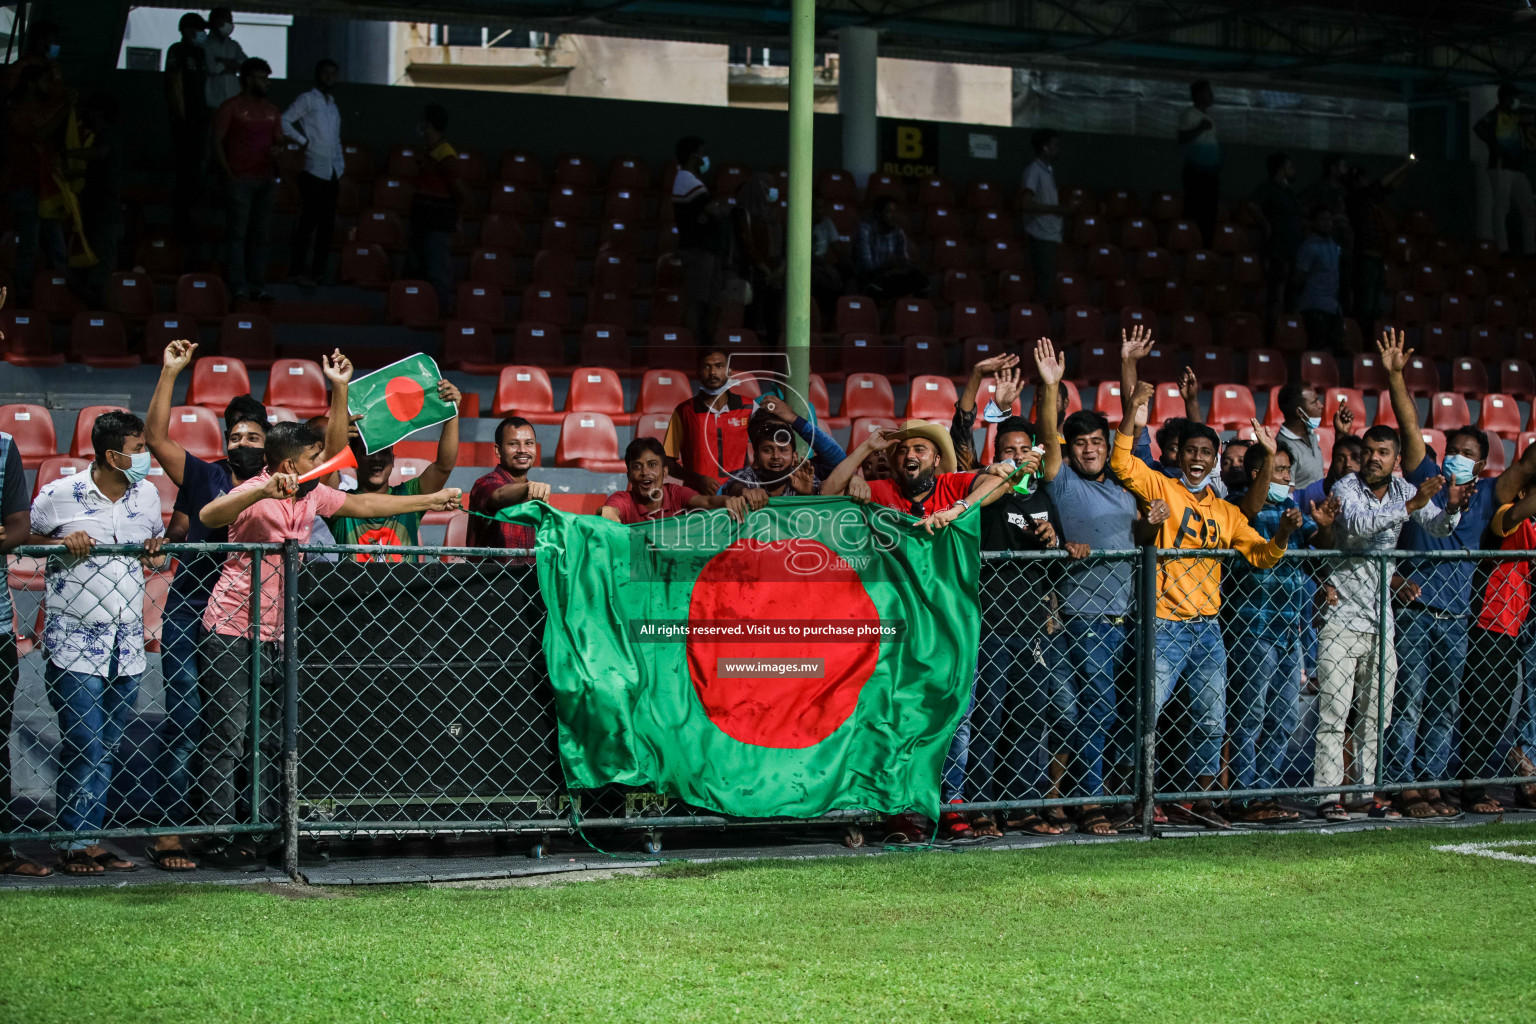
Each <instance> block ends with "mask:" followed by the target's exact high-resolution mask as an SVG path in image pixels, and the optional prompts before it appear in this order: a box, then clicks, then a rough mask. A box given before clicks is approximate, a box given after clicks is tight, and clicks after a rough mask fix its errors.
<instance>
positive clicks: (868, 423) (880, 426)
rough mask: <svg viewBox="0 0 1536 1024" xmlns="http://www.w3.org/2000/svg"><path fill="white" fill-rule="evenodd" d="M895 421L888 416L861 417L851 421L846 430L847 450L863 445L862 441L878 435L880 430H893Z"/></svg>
mask: <svg viewBox="0 0 1536 1024" xmlns="http://www.w3.org/2000/svg"><path fill="white" fill-rule="evenodd" d="M896 426H897V424H896V420H895V419H894V418H893V417H890V416H862V417H858V418H856V419H854V420H853V424H852V426H851V427H849V430H848V450H849V451H852V450H853V449H854V448H857V447H858V446H859V445H861V444H863V443H864V439H865V438H866V437H868V436H869V435H870V434H878V433H879V432H880V431H882V430H895V429H896Z"/></svg>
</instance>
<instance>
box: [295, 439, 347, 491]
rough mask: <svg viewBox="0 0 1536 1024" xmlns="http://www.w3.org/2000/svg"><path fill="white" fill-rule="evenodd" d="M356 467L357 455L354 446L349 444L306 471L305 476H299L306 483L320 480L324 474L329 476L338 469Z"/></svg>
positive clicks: (300, 480)
mask: <svg viewBox="0 0 1536 1024" xmlns="http://www.w3.org/2000/svg"><path fill="white" fill-rule="evenodd" d="M356 468H357V456H356V455H353V454H352V446H351V445H348V446H347V447H345V448H343V449H342V450H341V451H339V452H337V453H336V454H335V455H332V456H331V457H330V458H328V459H326V460H325V461H324V462H322V463H320V465H318V466H316V467H315V468H314V469H312V470H310V471H309V472H308V473H305V474H304V475H303V476H301V477H299V483H301V484H305V483H309V481H311V480H318V479H320V478H321V477H323V476H329V475H330V474H332V473H334V472H336V471H337V470H338V469H356Z"/></svg>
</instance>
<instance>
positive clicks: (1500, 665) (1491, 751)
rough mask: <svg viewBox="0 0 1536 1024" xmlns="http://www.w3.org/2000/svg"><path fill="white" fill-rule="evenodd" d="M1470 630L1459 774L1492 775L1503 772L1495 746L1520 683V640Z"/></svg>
mask: <svg viewBox="0 0 1536 1024" xmlns="http://www.w3.org/2000/svg"><path fill="white" fill-rule="evenodd" d="M1471 634H1472V636H1471V642H1470V645H1469V646H1470V648H1471V653H1470V654H1469V655H1468V657H1467V682H1466V689H1465V691H1464V693H1463V695H1464V696H1465V697H1466V701H1465V707H1466V713H1465V714H1463V715H1462V719H1461V773H1460V774H1461V778H1463V779H1468V780H1471V779H1493V778H1498V777H1499V776H1500V775H1503V774H1504V770H1503V769H1504V760H1503V758H1501V757H1500V756H1499V747H1500V745H1501V744H1502V743H1503V741H1504V734H1505V733H1506V732H1507V731H1508V729H1509V710H1510V705H1511V703H1512V702H1513V700H1514V696H1515V689H1516V687H1518V686H1519V685H1520V648H1519V645H1520V641H1519V638H1518V637H1514V636H1509V635H1506V634H1504V633H1495V632H1494V631H1493V630H1489V629H1477V628H1474V629H1473V630H1471ZM1511 774H1514V773H1513V772H1511Z"/></svg>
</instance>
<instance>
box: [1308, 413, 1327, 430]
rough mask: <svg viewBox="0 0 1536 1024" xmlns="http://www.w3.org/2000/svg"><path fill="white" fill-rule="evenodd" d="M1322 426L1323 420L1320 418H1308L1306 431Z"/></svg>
mask: <svg viewBox="0 0 1536 1024" xmlns="http://www.w3.org/2000/svg"><path fill="white" fill-rule="evenodd" d="M1322 425H1323V418H1322V417H1321V416H1308V417H1307V429H1308V430H1316V429H1317V428H1318V427H1320V426H1322Z"/></svg>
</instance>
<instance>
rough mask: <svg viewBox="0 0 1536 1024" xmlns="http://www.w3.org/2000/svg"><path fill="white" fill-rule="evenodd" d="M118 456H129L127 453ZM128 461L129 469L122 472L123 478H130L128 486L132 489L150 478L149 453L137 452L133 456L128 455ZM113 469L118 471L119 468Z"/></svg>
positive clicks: (120, 453)
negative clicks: (146, 478)
mask: <svg viewBox="0 0 1536 1024" xmlns="http://www.w3.org/2000/svg"><path fill="white" fill-rule="evenodd" d="M117 454H119V455H128V453H127V452H118V453H117ZM128 461H129V465H128V468H127V469H124V470H122V471H121V472H122V474H123V476H126V477H127V478H128V486H129V487H132V486H134V485H136V484H137V483H139V481H141V480H143V479H144V478H145V477H147V476H149V452H137V453H135V454H133V455H128ZM113 468H114V469H116V468H117V467H116V466H114V467H113Z"/></svg>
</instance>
